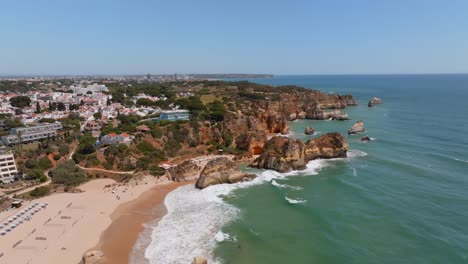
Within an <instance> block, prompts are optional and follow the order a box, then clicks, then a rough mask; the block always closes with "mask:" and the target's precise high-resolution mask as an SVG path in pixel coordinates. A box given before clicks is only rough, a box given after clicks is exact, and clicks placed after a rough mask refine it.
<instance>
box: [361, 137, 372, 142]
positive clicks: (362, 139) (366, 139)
mask: <svg viewBox="0 0 468 264" xmlns="http://www.w3.org/2000/svg"><path fill="white" fill-rule="evenodd" d="M370 140H371V139H370V137H368V136H365V137H362V138H361V141H362V142H367V141H370Z"/></svg>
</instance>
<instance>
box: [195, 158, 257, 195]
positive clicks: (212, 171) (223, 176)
mask: <svg viewBox="0 0 468 264" xmlns="http://www.w3.org/2000/svg"><path fill="white" fill-rule="evenodd" d="M253 178H255V174H246V173H243V172H241V171H240V170H239V168H238V167H237V165H236V164H235V163H234V162H233V161H231V160H230V159H228V158H226V157H219V158H216V159H213V160H211V161H209V162H208V163H207V164H206V166H205V168H203V170H202V172H201V174H200V177H199V178H198V180H197V182H196V183H195V187H197V188H199V189H204V188H206V187H208V186H211V185H216V184H222V183H236V182H240V181H246V180H251V179H253Z"/></svg>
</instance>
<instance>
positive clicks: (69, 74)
mask: <svg viewBox="0 0 468 264" xmlns="http://www.w3.org/2000/svg"><path fill="white" fill-rule="evenodd" d="M147 74H150V75H174V74H180V75H273V76H323V75H330V76H339V75H342V76H343V75H467V74H468V72H438V73H290V74H281V73H279V74H278V73H178V72H173V73H148V72H147V73H107V74H103V73H80V74H71V73H60V74H53V73H47V74H15V73H12V74H3V73H0V77H58V76H76V77H80V76H96V77H98V76H131V75H143V76H144V75H147Z"/></svg>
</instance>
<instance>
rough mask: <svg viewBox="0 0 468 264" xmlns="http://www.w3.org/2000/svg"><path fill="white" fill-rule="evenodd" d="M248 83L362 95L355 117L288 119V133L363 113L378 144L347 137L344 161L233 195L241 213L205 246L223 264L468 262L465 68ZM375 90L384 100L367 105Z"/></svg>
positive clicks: (328, 127)
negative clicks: (459, 71)
mask: <svg viewBox="0 0 468 264" xmlns="http://www.w3.org/2000/svg"><path fill="white" fill-rule="evenodd" d="M251 81H254V82H259V83H264V84H272V85H282V84H296V85H300V86H304V87H307V88H314V89H318V90H321V91H325V92H330V93H339V94H352V95H354V96H355V97H356V98H357V99H358V100H359V102H360V105H359V106H356V107H349V108H348V109H346V110H345V111H346V112H348V113H349V115H350V117H351V118H352V121H347V122H346V121H345V122H343V121H312V120H306V121H295V122H292V123H290V127H291V130H292V133H291V135H290V136H292V137H297V138H300V139H303V140H307V139H308V138H310V137H317V136H320V135H321V134H323V133H326V132H331V131H339V132H341V133H343V134H345V133H346V131H347V129H348V128H349V127H350V126H351V125H352V124H353V122H355V121H357V120H359V119H362V120H364V123H365V126H366V128H367V133H366V134H367V135H368V136H369V137H372V138H375V140H374V141H371V142H368V143H361V142H360V140H359V139H360V137H361V136H362V135H357V136H348V140H349V142H350V148H351V149H352V151H351V153H352V155H351V156H352V157H351V158H348V159H341V160H330V161H317V162H314V163H313V164H311V167H312V168H310V169H308V170H306V171H305V172H302V173H296V175H294V176H286V175H281V176H280V177H277V178H276V179H273V180H269V181H268V180H267V181H264V182H263V183H261V184H256V185H253V186H250V187H248V188H239V189H236V190H234V191H232V192H230V193H229V195H227V196H226V197H224V201H225V202H226V203H228V204H229V205H232V206H233V207H235V208H237V209H238V213H237V216H236V217H235V218H234V220H231V221H230V222H228V223H227V224H224V225H223V226H222V228H221V230H222V233H223V234H224V236H225V237H224V238H222V239H218V242H217V243H216V244H215V246H214V254H215V256H216V257H217V258H218V259H219V260H220V261H221V262H222V263H232V264H237V263H239V264H240V263H258V264H261V263H268V264H272V263H424V264H427V263H468V149H467V147H468V101H467V100H468V75H372V76H365V75H357V76H278V77H275V78H271V79H256V80H251ZM373 96H378V97H380V98H382V99H383V104H382V105H379V106H377V107H375V108H368V107H367V101H368V100H369V99H370V98H371V97H373ZM306 126H312V127H313V128H314V129H315V130H316V131H318V134H317V135H315V136H306V135H304V134H303V131H304V128H305V127H306ZM366 154H367V155H366ZM257 173H259V174H261V173H263V174H268V173H270V172H266V171H257ZM271 174H274V173H271ZM277 176H278V175H277Z"/></svg>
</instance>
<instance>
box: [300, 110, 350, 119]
mask: <svg viewBox="0 0 468 264" xmlns="http://www.w3.org/2000/svg"><path fill="white" fill-rule="evenodd" d="M306 117H307V119H315V120H327V119H331V120H349V116H348V114H347V113H342V112H341V111H340V110H333V111H322V110H309V111H308V112H306Z"/></svg>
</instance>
